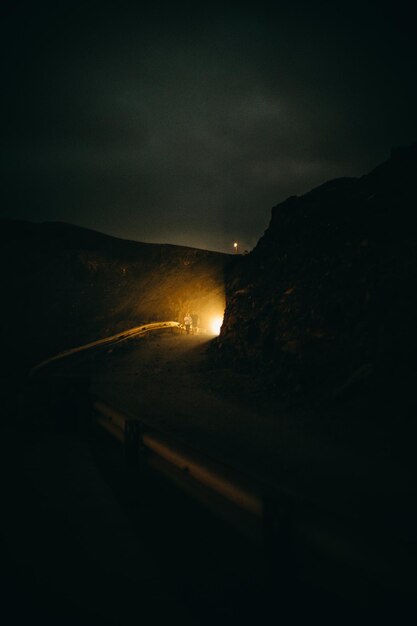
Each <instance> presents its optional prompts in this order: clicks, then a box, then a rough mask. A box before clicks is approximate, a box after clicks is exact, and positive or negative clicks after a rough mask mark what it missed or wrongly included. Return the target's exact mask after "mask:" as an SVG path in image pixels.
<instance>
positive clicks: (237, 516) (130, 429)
mask: <svg viewBox="0 0 417 626" xmlns="http://www.w3.org/2000/svg"><path fill="white" fill-rule="evenodd" d="M93 422H94V423H95V424H96V425H97V426H100V427H101V428H103V429H104V430H106V431H107V432H108V433H110V434H111V435H112V436H113V437H115V438H116V439H117V440H118V441H120V442H121V443H122V444H124V448H125V456H126V460H127V462H128V464H129V465H137V464H138V463H141V462H146V463H147V464H148V465H149V466H151V467H153V468H154V469H156V470H157V471H159V472H160V473H162V474H164V475H165V476H166V477H167V478H169V479H171V481H173V482H174V483H175V484H176V485H177V486H179V487H181V488H182V489H183V490H185V491H186V492H187V493H189V494H190V495H192V496H193V497H194V498H196V499H197V500H199V501H200V502H201V503H203V504H204V505H206V506H208V508H210V509H211V510H212V511H214V512H216V513H217V514H219V515H220V517H222V518H223V519H226V520H227V521H228V522H231V523H232V524H233V525H235V526H237V527H238V528H239V530H241V531H243V532H244V534H246V535H247V536H248V535H249V536H250V537H251V538H252V539H256V540H258V541H262V542H263V541H264V539H265V532H266V533H268V532H269V530H270V529H271V528H272V527H273V526H275V525H276V520H274V523H271V520H270V519H269V517H270V513H271V512H272V510H273V507H271V506H270V505H269V502H270V501H271V498H270V497H268V496H267V495H266V491H267V490H266V489H265V490H263V489H262V488H260V487H259V486H258V485H256V484H255V483H254V482H253V480H251V479H250V478H249V477H245V476H242V475H241V474H239V475H238V474H237V473H236V472H235V471H234V470H232V469H231V468H229V467H227V466H225V465H223V464H220V463H218V462H216V461H214V460H213V459H211V458H208V457H207V456H205V455H202V454H201V453H200V452H199V451H196V450H194V449H192V448H191V447H189V446H188V445H184V444H183V443H182V442H180V441H178V440H176V439H175V438H174V437H172V436H171V435H168V434H167V433H163V432H161V431H159V430H158V429H156V428H154V427H151V426H149V425H147V424H146V423H144V422H143V421H141V420H140V419H139V418H136V417H132V416H129V415H127V414H125V413H123V412H121V411H119V410H118V409H115V408H113V407H111V406H109V405H108V404H106V403H104V402H102V401H100V400H96V401H95V402H94V403H93ZM282 513H283V512H282V508H281V511H280V517H281V518H282V517H283V514H282ZM267 518H268V519H267Z"/></svg>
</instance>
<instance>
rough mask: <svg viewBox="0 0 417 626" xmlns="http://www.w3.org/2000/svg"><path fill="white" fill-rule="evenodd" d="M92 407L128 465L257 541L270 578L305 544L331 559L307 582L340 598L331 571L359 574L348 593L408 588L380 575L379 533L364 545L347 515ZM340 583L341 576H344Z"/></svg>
mask: <svg viewBox="0 0 417 626" xmlns="http://www.w3.org/2000/svg"><path fill="white" fill-rule="evenodd" d="M93 409H94V422H95V423H96V424H97V425H99V426H100V427H102V428H104V429H105V430H107V431H108V432H109V433H110V434H111V435H113V436H114V437H116V438H117V439H118V440H119V441H120V442H121V443H123V444H124V447H125V453H126V459H127V461H128V463H133V464H136V463H138V461H144V462H145V463H147V464H149V465H150V466H151V467H152V468H154V469H156V470H158V471H159V472H161V473H162V474H163V475H165V476H166V477H167V478H168V479H170V480H171V481H172V482H174V483H175V484H176V485H177V486H179V487H180V488H182V489H183V490H185V491H186V492H188V493H189V494H190V495H191V496H192V497H194V498H195V499H197V500H198V501H199V502H200V503H202V504H203V505H206V506H207V507H208V508H209V509H211V511H212V512H214V513H216V514H217V515H219V516H220V517H221V518H223V519H225V520H226V521H228V522H229V523H232V524H233V525H234V526H235V527H236V528H237V529H238V530H240V531H242V532H243V534H244V535H246V536H247V537H249V538H250V539H254V540H255V541H256V542H257V543H258V544H259V543H261V545H262V546H263V550H264V556H265V562H266V567H267V570H269V571H271V570H272V571H273V576H274V577H276V569H277V567H279V569H280V571H281V572H285V575H286V576H291V575H292V574H291V572H292V571H293V570H294V567H296V565H295V562H296V561H297V556H296V555H297V553H298V554H300V550H303V549H306V550H308V551H309V552H311V551H313V553H317V554H320V559H321V560H322V559H330V560H329V566H328V568H327V570H326V569H325V570H323V572H321V573H320V575H319V576H318V578H316V576H314V577H313V579H311V581H310V582H311V583H312V584H313V585H317V586H318V587H322V588H327V589H329V590H331V591H333V592H335V593H342V595H343V593H344V592H343V588H344V585H345V584H346V582H342V583H341V582H340V580H339V578H340V572H339V578H338V576H334V572H335V571H336V570H335V569H334V568H335V567H336V568H339V569H340V567H343V568H345V569H346V580H349V581H351V580H356V577H357V576H358V574H359V579H358V590H356V592H355V593H357V594H358V595H360V594H361V593H362V592H361V591H360V589H361V585H362V584H364V585H365V587H364V588H366V585H368V583H371V584H375V585H376V586H379V585H381V587H380V589H384V588H385V589H386V591H387V592H388V591H389V590H390V591H393V590H394V591H395V590H396V589H397V588H398V589H397V590H401V589H402V591H404V592H405V593H408V592H409V591H407V589H408V588H409V587H411V586H412V582H411V580H410V581H408V582H407V579H406V577H405V576H404V575H403V576H402V577H401V581H400V580H393V578H392V575H390V573H389V572H388V571H386V572H385V573H384V569H385V566H386V564H385V562H384V554H383V553H380V552H379V551H378V550H376V548H378V545H379V543H380V541H383V536H381V537H380V540H378V539H377V537H373V541H374V543H375V545H374V546H373V547H372V546H368V541H367V539H366V535H364V536H362V532H361V528H360V526H361V525H360V524H359V526H358V525H357V528H356V529H355V528H353V529H352V528H350V523H349V520H346V519H343V518H340V517H339V516H338V515H333V514H332V513H330V512H329V511H325V510H324V509H323V508H322V507H320V506H318V505H316V504H314V503H312V502H305V501H302V502H301V501H300V502H297V501H296V500H295V499H294V498H290V497H289V496H287V494H285V493H281V492H278V493H277V491H276V490H274V491H271V489H270V488H269V487H268V486H266V485H263V484H262V483H261V482H260V481H257V480H256V479H254V478H252V477H250V476H246V475H244V474H243V473H241V472H236V470H234V469H232V468H229V467H227V466H226V465H223V464H221V463H219V462H217V461H214V460H213V459H211V458H208V457H206V456H205V455H204V454H201V453H200V452H199V451H196V450H195V449H192V448H191V447H190V446H188V445H184V444H183V442H182V441H179V440H178V439H175V437H173V436H172V435H169V434H167V433H164V432H162V431H159V430H158V429H157V428H155V427H154V426H151V425H149V424H147V423H145V422H144V421H141V420H140V419H139V418H137V417H135V416H130V415H127V414H125V413H123V412H121V411H119V410H117V409H115V408H113V407H110V406H109V405H107V404H105V403H104V402H102V401H100V400H97V401H96V402H94V404H93ZM374 534H375V533H374ZM375 540H376V542H375ZM358 542H359V544H358ZM358 550H359V551H358ZM397 560H398V568H399V569H398V570H396V571H397V572H398V571H400V570H401V568H404V567H405V566H406V564H407V560H405V561H404V559H403V557H402V556H401V554H399V555H398V559H397ZM409 560H412V558H411V557H410V559H409ZM403 561H404V562H403ZM274 572H275V573H274ZM365 572H366V573H365ZM307 576H308V578H309V577H310V574H308V575H307ZM362 576H363V581H364V582H361V577H362ZM341 580H342V581H344V579H343V575H342V578H341ZM366 581H367V582H366ZM347 589H348V587H347Z"/></svg>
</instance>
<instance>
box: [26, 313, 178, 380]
mask: <svg viewBox="0 0 417 626" xmlns="http://www.w3.org/2000/svg"><path fill="white" fill-rule="evenodd" d="M164 328H178V329H180V328H181V324H179V322H152V323H151V324H142V325H141V326H135V327H134V328H129V329H128V330H124V331H122V332H121V333H117V334H116V335H111V336H110V337H104V338H103V339H97V340H96V341H91V342H90V343H86V344H84V345H82V346H77V347H76V348H70V349H69V350H64V351H63V352H59V354H56V355H55V356H52V357H49V358H48V359H45V361H42V362H41V363H38V365H35V367H32V369H31V370H30V372H29V376H33V375H34V374H36V373H37V372H38V371H39V370H41V369H43V368H44V367H46V366H47V365H49V364H50V363H53V362H55V361H59V360H61V359H65V358H66V357H69V356H72V355H74V354H78V353H79V352H84V351H85V350H91V349H93V348H99V347H102V346H105V345H108V344H114V343H119V342H120V341H125V340H126V339H132V338H133V337H139V336H140V335H144V334H145V333H148V332H150V331H152V330H163V329H164Z"/></svg>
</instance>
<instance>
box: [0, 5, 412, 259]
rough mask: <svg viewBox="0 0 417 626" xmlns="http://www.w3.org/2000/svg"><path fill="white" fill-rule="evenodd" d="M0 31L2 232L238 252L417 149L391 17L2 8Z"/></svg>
mask: <svg viewBox="0 0 417 626" xmlns="http://www.w3.org/2000/svg"><path fill="white" fill-rule="evenodd" d="M411 4H412V3H410V5H411ZM271 6H274V8H271ZM0 21H1V26H0V29H1V32H0V35H1V37H0V39H1V46H2V50H1V65H2V68H1V86H2V101H1V102H2V103H1V125H2V141H1V146H2V164H1V168H2V174H3V183H2V186H1V189H2V200H1V209H0V217H3V218H4V217H7V218H17V219H28V220H33V221H46V220H53V221H64V222H70V223H73V224H78V225H81V226H86V227H88V228H93V229H95V230H99V231H101V232H105V233H108V234H111V235H115V236H118V237H123V238H127V239H134V240H137V241H149V242H159V243H166V242H167V243H177V244H182V245H190V246H195V247H201V248H208V249H213V250H224V251H230V252H231V251H232V243H233V241H234V240H237V241H239V242H240V246H241V250H242V251H243V250H244V249H248V250H249V249H251V248H252V247H253V246H254V245H255V244H256V242H257V241H258V239H259V237H260V236H261V235H262V234H263V232H264V230H265V229H266V228H267V226H268V223H269V219H270V211H271V207H272V206H273V205H275V204H277V203H278V202H280V201H282V200H284V199H285V198H286V197H288V196H289V195H294V194H297V195H298V194H302V193H304V192H306V191H308V190H309V189H311V188H312V187H314V186H317V185H319V184H321V183H323V182H325V181H326V180H329V179H331V178H334V177H338V176H352V175H353V176H356V175H361V174H364V173H366V172H367V171H369V170H370V169H372V168H373V167H374V166H375V165H377V164H378V163H380V162H381V161H384V160H386V159H387V158H388V157H389V153H390V149H391V147H395V146H400V145H404V144H405V145H407V144H409V143H411V142H413V141H415V140H416V139H417V115H416V111H417V80H416V77H417V71H416V70H417V68H416V58H417V51H416V48H417V43H416V40H417V38H416V37H415V22H414V21H413V20H412V18H411V14H410V13H409V12H408V10H407V8H406V5H403V4H402V3H401V2H391V3H389V7H385V6H384V4H383V3H382V2H368V3H366V2H361V3H355V2H349V3H344V2H336V1H335V2H332V3H327V2H312V1H310V2H308V1H305V2H296V1H294V2H292V3H288V4H287V3H280V2H276V3H268V4H266V3H262V2H252V3H251V4H250V5H249V6H248V8H245V5H244V4H243V3H241V4H235V5H233V6H232V5H230V4H229V5H227V4H226V3H225V5H224V6H223V7H222V6H221V5H216V4H214V3H208V4H206V5H204V4H203V3H198V2H195V3H193V4H189V5H186V4H185V3H181V2H179V3H174V2H173V3H171V4H164V3H161V2H148V3H146V4H141V3H140V2H130V3H128V2H123V0H121V1H117V2H106V1H100V2H88V0H84V1H83V2H77V1H76V0H72V1H65V0H64V1H58V0H57V1H56V2H42V1H41V0H37V1H35V0H33V2H26V3H25V2H19V1H18V0H16V1H13V0H3V2H2V3H1V8H0Z"/></svg>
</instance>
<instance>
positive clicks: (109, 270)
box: [0, 221, 228, 371]
mask: <svg viewBox="0 0 417 626" xmlns="http://www.w3.org/2000/svg"><path fill="white" fill-rule="evenodd" d="M0 228H1V230H0V239H1V249H0V261H1V262H0V272H1V284H2V295H3V298H2V300H3V303H2V307H1V315H0V319H1V331H2V354H3V359H2V364H3V368H4V369H6V370H7V371H8V370H9V369H10V368H13V363H14V364H15V365H18V366H21V365H22V364H27V365H33V364H35V363H37V362H39V360H42V359H43V358H46V357H47V356H50V355H53V354H56V353H57V352H60V351H62V350H64V349H67V348H71V347H74V346H78V345H82V344H83V343H86V342H89V341H92V340H94V339H98V338H101V337H105V336H108V335H111V334H114V333H116V332H119V331H123V330H126V329H128V328H131V327H134V326H136V325H139V324H143V323H146V322H151V321H166V320H174V321H182V319H183V317H184V315H185V313H186V311H187V309H188V310H190V311H193V310H195V311H196V312H197V313H198V314H199V316H200V322H201V324H204V322H205V318H207V317H208V316H210V315H211V314H212V311H213V310H214V312H216V313H217V314H218V313H219V312H220V314H221V312H222V311H223V309H224V263H225V261H226V260H227V258H228V255H224V254H220V253H215V252H207V251H205V250H196V249H193V248H186V247H181V246H171V245H158V244H144V243H137V242H133V241H125V240H121V239H116V238H114V237H109V236H107V235H103V234H100V233H97V232H95V231H91V230H87V229H84V228H79V227H76V226H71V225H68V224H58V223H45V224H33V223H30V222H13V221H2V222H1V223H0Z"/></svg>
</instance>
